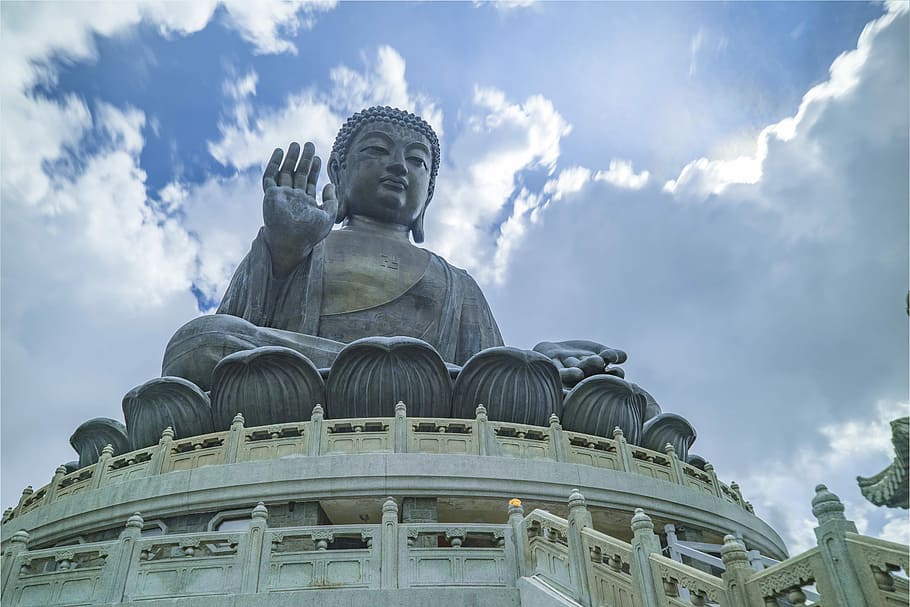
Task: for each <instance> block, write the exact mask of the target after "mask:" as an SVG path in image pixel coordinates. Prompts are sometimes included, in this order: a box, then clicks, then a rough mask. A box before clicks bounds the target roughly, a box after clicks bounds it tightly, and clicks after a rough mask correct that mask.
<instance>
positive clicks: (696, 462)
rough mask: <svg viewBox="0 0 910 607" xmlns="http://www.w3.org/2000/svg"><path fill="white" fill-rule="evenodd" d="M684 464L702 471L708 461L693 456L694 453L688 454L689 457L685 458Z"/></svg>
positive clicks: (698, 456)
mask: <svg viewBox="0 0 910 607" xmlns="http://www.w3.org/2000/svg"><path fill="white" fill-rule="evenodd" d="M686 463H687V464H689V465H690V466H694V467H696V468H698V469H699V470H702V471H703V470H704V469H705V465H706V464H707V463H708V460H706V459H705V458H703V457H702V456H700V455H695V454H694V453H690V454H689V455H687V456H686Z"/></svg>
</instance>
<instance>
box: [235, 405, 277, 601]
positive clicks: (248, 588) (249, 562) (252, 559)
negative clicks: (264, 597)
mask: <svg viewBox="0 0 910 607" xmlns="http://www.w3.org/2000/svg"><path fill="white" fill-rule="evenodd" d="M235 419H236V418H235ZM251 517H252V519H253V522H252V523H250V528H249V529H248V530H247V536H246V550H245V551H244V555H243V558H244V560H243V576H242V578H241V580H240V592H241V593H243V594H253V593H256V592H259V580H260V576H261V574H262V572H263V571H268V563H263V562H262V561H263V559H270V558H271V553H270V552H269V553H268V554H266V553H265V551H266V550H267V549H268V550H269V551H271V542H269V546H266V545H265V530H266V527H267V526H268V519H269V511H268V509H267V508H266V507H265V504H264V503H262V502H259V503H258V504H256V507H255V508H253V512H252V514H251Z"/></svg>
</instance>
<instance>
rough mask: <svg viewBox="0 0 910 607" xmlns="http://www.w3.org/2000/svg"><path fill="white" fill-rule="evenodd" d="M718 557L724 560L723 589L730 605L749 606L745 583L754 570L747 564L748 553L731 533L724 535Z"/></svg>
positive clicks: (735, 606)
mask: <svg viewBox="0 0 910 607" xmlns="http://www.w3.org/2000/svg"><path fill="white" fill-rule="evenodd" d="M720 558H721V560H723V562H724V568H725V569H724V573H723V575H722V576H721V577H722V578H723V580H724V591H725V592H726V598H727V601H729V603H725V605H726V604H729V605H730V607H749V606H750V605H751V604H752V603H751V601H750V599H749V592H748V591H747V590H746V583H747V582H748V581H749V578H751V577H752V576H753V575H754V574H755V572H754V571H753V570H752V566H751V565H749V555H748V553H747V552H746V547H745V545H743V543H742V542H741V541H740V540H738V539H737V538H736V537H735V536H733V535H725V536H724V545H723V547H722V548H721V549H720Z"/></svg>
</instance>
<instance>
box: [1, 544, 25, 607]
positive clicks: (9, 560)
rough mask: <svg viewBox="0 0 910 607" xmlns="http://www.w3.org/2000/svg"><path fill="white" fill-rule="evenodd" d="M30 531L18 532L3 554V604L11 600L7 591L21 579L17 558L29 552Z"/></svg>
mask: <svg viewBox="0 0 910 607" xmlns="http://www.w3.org/2000/svg"><path fill="white" fill-rule="evenodd" d="M28 540H29V536H28V531H17V532H16V533H14V534H13V537H11V538H10V540H9V547H8V548H7V549H6V552H4V553H3V559H2V563H3V564H2V568H0V584H2V590H3V595H4V596H3V601H2V602H3V603H4V604H7V603H6V601H7V600H8V599H9V597H8V596H6V594H7V591H8V590H9V589H10V588H12V587H13V586H15V583H14V582H15V580H16V578H17V577H19V565H18V564H17V563H16V560H17V559H16V557H17V556H19V555H20V554H22V553H23V552H25V551H26V550H28Z"/></svg>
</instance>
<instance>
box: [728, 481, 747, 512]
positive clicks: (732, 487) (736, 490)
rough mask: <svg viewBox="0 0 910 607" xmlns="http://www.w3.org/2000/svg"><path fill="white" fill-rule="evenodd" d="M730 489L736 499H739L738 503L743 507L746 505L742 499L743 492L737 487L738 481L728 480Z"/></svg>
mask: <svg viewBox="0 0 910 607" xmlns="http://www.w3.org/2000/svg"><path fill="white" fill-rule="evenodd" d="M730 491H732V492H733V495H735V496H736V499H737V500H739V505H740V507H742V508H743V509H745V507H746V500H744V499H743V493H742V491H740V489H739V483H737V482H736V481H730Z"/></svg>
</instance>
